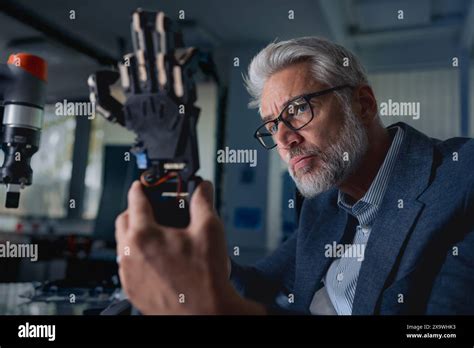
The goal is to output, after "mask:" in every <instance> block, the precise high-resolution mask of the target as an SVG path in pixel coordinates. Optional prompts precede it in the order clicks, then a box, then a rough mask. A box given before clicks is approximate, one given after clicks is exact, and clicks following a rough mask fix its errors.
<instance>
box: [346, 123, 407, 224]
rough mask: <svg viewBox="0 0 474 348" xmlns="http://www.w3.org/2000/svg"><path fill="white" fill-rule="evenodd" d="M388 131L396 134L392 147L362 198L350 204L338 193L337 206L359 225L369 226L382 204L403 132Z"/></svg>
mask: <svg viewBox="0 0 474 348" xmlns="http://www.w3.org/2000/svg"><path fill="white" fill-rule="evenodd" d="M388 130H389V132H396V133H395V136H394V137H393V141H392V145H390V148H389V150H388V152H387V155H386V156H385V159H384V161H383V163H382V165H381V166H380V168H379V171H378V172H377V175H376V176H375V178H374V180H373V181H372V184H371V185H370V187H369V189H368V190H367V192H366V193H365V194H364V196H363V197H362V198H361V199H359V200H358V201H357V202H355V203H354V204H351V203H350V200H349V197H348V196H347V195H346V194H345V193H344V192H342V191H341V190H339V193H338V198H337V204H338V206H339V207H340V208H341V209H344V210H345V211H347V212H348V213H349V214H351V215H353V216H354V217H356V218H357V219H358V220H359V223H361V224H369V223H371V222H372V221H373V220H374V218H375V215H376V213H377V211H378V209H379V207H380V204H381V203H382V199H383V196H384V194H385V191H386V189H387V186H388V179H389V178H390V174H391V173H392V171H393V168H394V167H395V162H396V159H397V155H398V153H399V150H400V146H401V144H402V141H403V135H404V130H403V129H402V128H401V127H398V126H397V127H393V128H389V129H388ZM361 220H362V221H361Z"/></svg>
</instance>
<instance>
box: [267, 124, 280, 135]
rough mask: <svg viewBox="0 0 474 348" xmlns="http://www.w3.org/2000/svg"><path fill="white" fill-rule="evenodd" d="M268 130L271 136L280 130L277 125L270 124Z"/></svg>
mask: <svg viewBox="0 0 474 348" xmlns="http://www.w3.org/2000/svg"><path fill="white" fill-rule="evenodd" d="M267 130H268V132H269V133H270V134H275V133H276V132H277V130H278V127H277V125H276V124H275V123H270V124H268V126H267Z"/></svg>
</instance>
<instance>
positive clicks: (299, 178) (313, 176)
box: [287, 106, 368, 198]
mask: <svg viewBox="0 0 474 348" xmlns="http://www.w3.org/2000/svg"><path fill="white" fill-rule="evenodd" d="M344 113H345V117H344V124H343V126H342V128H341V131H340V134H339V136H338V141H337V142H335V143H333V144H330V145H329V147H328V149H327V150H326V151H325V152H324V153H323V152H321V150H320V149H319V148H318V147H311V148H308V149H302V148H295V149H292V150H290V152H289V153H288V155H287V162H288V161H289V160H290V158H292V157H295V156H298V155H307V154H314V155H316V157H317V160H318V166H317V168H314V167H313V166H311V165H307V166H305V167H301V168H299V169H298V170H297V174H295V173H294V172H293V171H292V169H291V167H290V166H289V167H288V172H289V173H290V176H291V177H292V178H293V180H294V182H295V184H296V187H297V188H298V190H299V191H300V193H301V194H302V195H303V197H305V198H313V197H315V196H316V195H318V194H320V193H321V192H324V191H327V190H329V189H331V188H333V187H335V186H336V185H337V184H339V183H341V182H343V181H344V180H345V179H346V178H347V177H348V176H349V175H350V174H352V173H353V172H354V170H355V169H357V167H358V166H359V164H360V162H361V160H362V158H363V156H364V155H365V153H366V151H367V148H368V139H367V133H366V131H365V128H364V126H363V125H362V123H361V122H360V121H359V120H358V119H357V116H356V115H354V113H353V112H352V110H351V109H350V108H349V107H348V106H345V107H344ZM345 153H347V155H346V157H348V160H346V161H345V160H344V154H345ZM315 159H316V158H315Z"/></svg>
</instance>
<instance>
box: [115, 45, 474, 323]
mask: <svg viewBox="0 0 474 348" xmlns="http://www.w3.org/2000/svg"><path fill="white" fill-rule="evenodd" d="M246 84H247V88H248V90H249V92H250V94H251V95H252V97H253V100H252V102H251V105H252V106H257V107H259V111H260V114H261V117H262V126H261V127H259V128H258V129H257V131H256V133H255V136H256V138H257V139H258V140H259V141H260V143H261V144H262V145H263V146H264V147H265V148H267V149H272V148H275V149H276V151H278V153H279V154H280V156H281V158H282V159H283V160H284V161H285V162H286V163H287V164H288V170H289V172H290V175H291V176H292V178H293V179H294V181H295V183H296V185H297V187H298V190H299V191H300V192H301V194H302V195H303V196H304V197H305V198H306V199H305V201H304V204H303V208H302V212H301V216H300V223H299V229H298V231H297V232H296V233H294V234H293V236H292V237H290V238H289V239H288V240H287V241H286V242H285V243H284V244H283V245H281V246H280V247H279V248H278V249H277V250H276V251H275V252H274V253H273V254H272V255H270V256H269V257H267V258H265V259H263V260H262V261H260V262H258V263H257V264H256V265H254V266H252V267H243V266H239V265H238V264H237V263H235V262H228V257H227V255H226V251H225V250H226V248H225V241H224V229H223V226H222V224H221V222H220V220H219V218H218V217H217V215H216V213H215V211H214V209H213V204H212V195H213V194H212V186H211V185H210V183H208V182H204V183H203V184H201V185H200V187H199V188H198V189H197V191H196V192H195V194H194V196H193V198H192V202H191V223H190V225H189V226H188V228H186V229H175V228H168V227H164V226H160V225H158V224H156V222H155V221H154V220H153V214H152V211H151V207H150V206H149V203H148V201H147V200H146V198H145V196H144V195H143V192H142V191H141V188H140V185H139V184H138V183H136V184H134V185H133V186H132V188H131V190H130V192H129V206H128V210H127V211H126V212H124V213H123V214H121V215H120V216H119V217H118V218H117V221H116V228H117V229H116V235H117V241H118V246H117V251H118V253H119V255H120V256H121V262H120V277H121V280H122V283H123V287H124V290H125V292H126V293H127V294H128V296H129V298H130V300H131V302H132V303H133V304H134V305H135V306H136V307H137V308H138V309H139V310H140V311H141V312H142V313H145V314H147V313H157V314H159V313H172V314H180V313H182V314H185V313H186V314H203V313H207V314H265V313H303V314H338V315H351V314H474V300H473V299H472V294H473V293H474V256H473V252H472V251H473V250H474V232H473V230H474V219H473V218H472V213H473V212H474V187H473V183H474V177H473V176H472V170H473V165H474V164H473V163H474V162H473V158H474V141H472V140H470V139H467V138H455V139H449V140H446V141H439V140H436V139H431V138H429V137H427V136H426V135H424V134H422V133H420V132H418V131H416V130H415V129H413V128H412V127H410V126H408V125H406V124H404V123H398V124H395V125H392V126H390V127H388V128H385V127H384V126H383V125H382V122H381V121H380V118H379V116H378V113H377V102H376V99H375V97H374V93H373V91H372V89H371V87H370V86H369V84H368V81H367V77H366V74H365V72H364V70H363V68H362V66H361V64H360V63H359V62H358V60H357V58H356V57H355V56H354V55H353V54H351V53H350V52H349V51H347V50H346V49H345V48H343V47H341V46H339V45H336V44H334V43H331V42H329V41H326V40H322V39H319V38H316V37H307V38H300V39H295V40H289V41H284V42H278V43H272V44H270V45H268V46H267V47H266V48H264V49H263V50H262V51H261V52H260V53H259V54H258V55H257V56H256V57H255V58H254V59H253V61H252V63H251V65H250V68H249V74H248V77H247V79H246ZM273 151H274V150H273ZM332 246H335V247H332ZM127 250H128V252H125V251H127ZM361 251H362V253H361ZM229 269H230V274H229ZM229 278H230V279H229Z"/></svg>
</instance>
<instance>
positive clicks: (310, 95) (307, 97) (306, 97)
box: [253, 84, 352, 150]
mask: <svg viewBox="0 0 474 348" xmlns="http://www.w3.org/2000/svg"><path fill="white" fill-rule="evenodd" d="M343 88H352V86H351V85H348V84H345V85H341V86H336V87H332V88H329V89H325V90H322V91H318V92H314V93H308V94H304V95H300V96H297V97H295V98H292V99H290V100H289V101H287V102H286V105H285V107H284V108H283V110H282V111H281V112H280V115H278V117H276V118H274V119H273V120H269V121H266V122H265V123H263V124H261V125H260V126H259V127H258V128H257V130H256V131H255V133H254V135H253V136H254V138H256V139H257V140H258V142H259V143H260V144H262V146H263V147H264V148H265V149H267V150H271V149H273V148H275V147H276V146H277V144H275V145H273V146H272V147H267V146H266V145H265V143H264V141H263V140H262V139H261V138H263V137H264V136H270V137H271V136H273V134H259V135H257V134H258V133H259V130H260V129H261V128H265V126H266V125H267V124H269V123H275V125H276V127H277V131H278V124H279V123H280V122H283V124H284V125H285V126H287V127H288V128H289V129H291V130H292V131H294V132H296V131H299V130H300V129H301V128H303V127H305V126H307V125H308V124H309V123H311V121H312V120H313V119H314V112H313V107H312V106H311V99H313V98H315V97H320V96H322V95H325V94H328V93H331V92H334V91H338V90H340V89H343ZM301 98H303V99H304V100H305V101H306V102H307V103H308V105H309V107H310V108H311V119H310V120H309V121H308V122H306V123H305V124H304V125H302V126H301V127H298V128H295V127H293V126H292V125H291V124H290V123H289V122H288V121H287V120H285V119H283V117H282V115H283V113H284V112H285V110H286V109H287V108H288V107H289V106H290V104H291V103H292V102H294V101H295V100H298V99H301ZM265 129H266V128H265Z"/></svg>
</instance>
